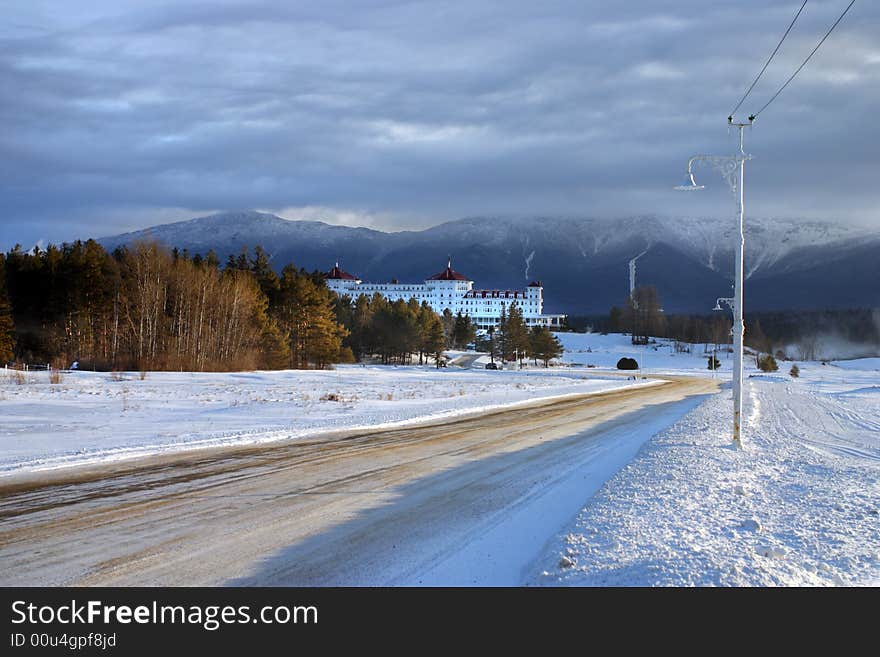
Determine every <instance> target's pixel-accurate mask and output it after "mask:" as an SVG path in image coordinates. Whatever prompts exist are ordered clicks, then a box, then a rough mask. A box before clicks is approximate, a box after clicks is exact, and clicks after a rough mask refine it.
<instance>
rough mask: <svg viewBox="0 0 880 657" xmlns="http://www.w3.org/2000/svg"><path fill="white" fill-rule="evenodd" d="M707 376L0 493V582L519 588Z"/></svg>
mask: <svg viewBox="0 0 880 657" xmlns="http://www.w3.org/2000/svg"><path fill="white" fill-rule="evenodd" d="M715 390H716V384H715V383H714V382H713V381H712V380H711V379H708V378H681V379H675V378H673V379H671V380H670V381H669V382H667V383H662V384H660V385H654V386H647V387H630V388H624V389H621V390H613V391H609V392H605V393H601V394H594V395H588V396H581V397H575V398H567V399H562V400H556V401H544V402H539V403H534V404H531V405H528V406H521V407H517V408H512V409H505V410H496V411H491V412H486V413H484V414H481V415H478V416H475V417H466V418H463V419H456V420H450V421H447V422H444V423H437V424H433V425H427V426H418V427H408V428H400V429H393V430H380V431H376V432H362V433H360V434H354V435H352V434H350V433H348V432H344V433H340V434H336V435H325V436H322V437H320V438H314V439H302V440H297V441H287V442H284V443H279V444H266V445H261V446H254V447H248V448H245V447H238V448H227V449H220V450H218V449H214V450H205V451H202V452H183V453H177V454H171V455H167V454H166V455H160V456H154V457H151V458H149V459H146V460H139V461H124V462H120V463H115V464H107V463H104V464H95V465H92V466H88V467H79V468H70V469H59V470H52V471H43V472H31V473H29V474H19V475H16V476H11V477H6V478H4V479H3V480H2V481H0V520H2V524H0V563H2V564H3V568H2V569H0V584H2V585H7V586H8V585H55V584H73V585H91V584H93V585H199V584H205V585H216V584H243V585H257V584H263V585H382V584H391V585H405V584H508V585H511V584H519V583H520V582H521V581H522V580H523V578H524V577H525V576H526V574H527V572H528V567H529V565H530V564H531V563H532V562H533V561H534V559H535V558H536V557H537V556H539V555H540V554H541V551H542V548H543V547H544V546H545V544H546V542H547V539H548V537H550V536H553V535H554V534H555V533H556V532H557V531H559V529H560V528H562V527H563V526H564V525H565V523H566V522H568V521H569V520H570V519H571V518H572V517H574V515H575V514H576V513H577V511H578V509H579V508H580V507H581V506H582V505H583V502H584V500H586V499H588V498H589V496H590V495H591V494H592V493H593V492H594V491H595V490H597V489H598V488H599V487H600V486H601V484H602V482H604V481H605V480H606V479H608V477H609V476H611V475H612V474H613V473H614V472H615V471H617V470H618V469H619V468H620V467H622V466H623V465H624V464H626V463H627V462H628V461H630V460H631V459H632V457H633V455H634V454H635V453H636V452H637V451H638V450H639V447H640V446H641V445H642V444H643V443H644V442H645V441H646V440H647V439H648V438H650V436H651V435H652V434H653V433H655V432H656V431H659V430H660V429H662V428H663V427H665V426H668V425H669V424H671V423H673V422H674V421H675V420H676V419H677V418H679V417H681V416H682V415H684V414H685V413H686V412H687V411H688V410H689V409H691V408H693V407H695V406H696V405H697V404H699V402H700V400H702V399H705V398H706V396H707V395H709V394H711V393H712V392H714V391H715Z"/></svg>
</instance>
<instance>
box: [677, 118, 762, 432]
mask: <svg viewBox="0 0 880 657" xmlns="http://www.w3.org/2000/svg"><path fill="white" fill-rule="evenodd" d="M754 119H755V117H754V116H750V117H749V122H748V123H734V122H733V117H732V116H730V117H728V118H727V124H728V125H729V126H731V127H734V128H736V129H737V130H739V153H736V154H734V155H695V156H694V157H692V158H691V159H690V160H689V161H688V170H687V175H688V178H689V180H690V184H689V185H679V186H678V187H676V188H675V189H677V190H680V191H696V190H699V189H704V185H697V183H696V181H695V180H694V173H693V165H694V164H702V163H709V164H711V165H712V167H713V168H714V169H716V170H717V171H718V172H719V173H720V174H721V176H722V177H723V178H724V180H725V181H726V182H727V184H728V186H729V187H730V191H731V192H733V195H734V197H735V198H736V204H737V215H738V217H737V218H738V224H739V225H738V231H737V240H736V255H735V259H734V278H735V281H734V292H733V306H732V307H733V444H734V446H735V447H736V448H737V449H742V419H743V412H742V388H743V336H744V335H745V324H744V323H743V250H744V247H745V232H744V229H743V221H744V218H745V207H744V198H745V197H744V194H743V187H744V174H745V164H746V160H750V159H752V156H751V155H746V152H745V150H743V128H745V127H746V126H750V125H752V123H753V122H754ZM725 301H726V300H725Z"/></svg>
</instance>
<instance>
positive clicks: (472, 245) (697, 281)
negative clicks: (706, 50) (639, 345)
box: [100, 211, 880, 314]
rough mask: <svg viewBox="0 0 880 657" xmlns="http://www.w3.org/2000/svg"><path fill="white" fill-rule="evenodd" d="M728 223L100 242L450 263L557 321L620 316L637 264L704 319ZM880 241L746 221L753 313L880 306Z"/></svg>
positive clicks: (253, 228) (427, 269) (539, 222)
mask: <svg viewBox="0 0 880 657" xmlns="http://www.w3.org/2000/svg"><path fill="white" fill-rule="evenodd" d="M735 231H736V224H735V220H734V219H732V218H726V219H715V218H703V217H700V218H694V217H658V216H640V217H625V218H618V219H593V218H559V217H522V218H500V217H473V218H468V219H461V220H458V221H452V222H448V223H444V224H440V225H438V226H434V227H432V228H429V229H426V230H423V231H407V232H399V233H385V232H382V231H377V230H371V229H367V228H352V227H348V226H335V225H330V224H326V223H323V222H320V221H288V220H286V219H282V218H280V217H276V216H274V215H271V214H265V213H260V212H251V211H248V212H227V213H221V214H216V215H211V216H208V217H199V218H197V219H192V220H190V221H182V222H178V223H173V224H165V225H161V226H156V227H154V228H150V229H148V230H144V231H138V232H135V233H126V234H124V235H118V236H114V237H107V238H104V239H101V240H100V241H101V243H102V244H104V245H105V246H106V247H108V248H114V247H116V246H119V245H122V244H127V243H131V242H133V241H135V240H138V239H154V240H158V241H160V242H163V243H165V244H167V245H168V246H176V247H177V248H179V249H188V250H189V251H190V252H191V253H205V252H207V251H208V250H209V249H213V250H214V251H215V252H216V253H217V254H218V255H219V256H220V258H221V259H225V257H226V256H227V255H229V254H237V253H238V252H240V250H241V248H242V247H243V246H248V247H251V248H253V247H254V246H256V245H258V244H259V245H261V246H263V248H264V249H266V250H267V251H268V252H269V253H270V254H271V255H272V258H273V263H274V264H276V266H277V267H278V268H279V269H280V268H281V267H283V266H284V265H285V264H287V263H288V262H293V263H295V264H296V265H297V266H301V267H305V268H307V269H321V270H327V269H329V268H330V267H331V266H332V265H333V263H334V262H335V261H336V260H337V259H338V260H339V261H340V264H341V265H342V266H343V268H344V269H346V270H348V271H350V272H352V273H355V274H357V275H358V276H359V277H361V278H363V279H364V280H388V279H391V278H397V279H400V280H414V281H417V280H422V279H424V278H425V277H426V276H428V275H430V274H433V273H435V270H436V271H439V270H441V269H442V268H443V266H444V265H445V262H446V257H447V255H451V256H452V257H453V264H454V266H455V268H456V269H457V270H459V271H462V272H464V273H465V274H467V275H469V276H470V277H472V278H473V279H474V280H475V285H477V286H480V287H500V288H513V287H521V286H522V285H524V284H525V283H527V282H528V281H530V280H532V279H536V278H537V279H541V280H542V281H543V283H544V286H545V299H546V300H547V310H548V311H550V312H557V311H559V312H568V313H572V314H579V313H588V314H589V313H601V312H606V311H607V309H608V308H609V307H610V306H611V305H613V304H621V303H623V301H624V299H625V298H626V295H627V292H628V285H629V261H630V260H631V259H633V258H636V257H638V260H637V264H636V268H637V271H636V282H637V284H653V285H656V286H657V288H658V290H659V292H660V296H661V298H662V300H663V302H664V306H665V307H666V309H667V310H668V311H670V312H704V311H707V310H708V309H710V308H711V307H712V306H713V305H714V302H715V298H716V297H719V296H729V292H730V287H731V282H732V271H733V245H734V234H735ZM878 256H880V231H878V230H875V231H868V230H865V229H856V228H852V227H849V226H846V225H843V224H839V223H832V222H819V221H801V220H797V219H756V218H747V226H746V275H747V278H748V285H747V289H746V305H747V307H750V308H752V309H762V310H766V309H782V308H844V307H866V306H868V307H874V306H880V289H878V288H880V286H878V285H877V281H878V280H880V264H878V263H880V258H878Z"/></svg>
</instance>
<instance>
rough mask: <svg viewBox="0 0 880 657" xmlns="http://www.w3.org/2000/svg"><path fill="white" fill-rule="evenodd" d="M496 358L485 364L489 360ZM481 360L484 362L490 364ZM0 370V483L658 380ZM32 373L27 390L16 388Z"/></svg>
mask: <svg viewBox="0 0 880 657" xmlns="http://www.w3.org/2000/svg"><path fill="white" fill-rule="evenodd" d="M486 360H487V359H486ZM481 363H482V361H480V362H479V363H477V367H478V368H481V367H482V365H481ZM122 376H123V379H124V380H122V381H116V380H114V378H113V376H111V374H108V373H96V372H82V371H78V372H70V373H67V374H64V375H63V380H62V381H61V383H59V384H54V385H53V384H50V383H49V381H48V376H47V374H46V373H45V372H30V373H22V374H21V375H18V374H16V373H13V372H12V371H4V370H0V476H2V475H4V474H6V475H8V474H11V473H16V472H22V471H26V470H35V469H49V468H57V467H65V466H72V465H81V464H84V463H90V462H95V461H107V460H118V459H124V458H132V457H138V456H144V455H148V454H156V453H162V452H168V451H173V450H181V449H193V448H202V447H212V446H220V445H242V444H254V443H262V442H270V441H277V440H284V439H290V438H300V437H303V436H307V435H313V434H315V433H318V432H325V431H333V430H341V429H361V428H374V429H375V428H382V427H390V426H399V425H402V424H405V423H407V422H423V421H428V420H436V419H440V418H446V417H452V416H456V415H461V414H465V413H474V412H479V411H483V410H488V409H491V408H498V407H502V406H509V405H515V404H521V403H528V402H530V401H533V400H535V399H545V398H554V397H563V396H567V395H576V394H586V393H593V392H599V391H602V390H609V389H612V388H617V387H622V386H626V385H651V384H653V383H655V382H652V381H641V380H640V381H638V382H634V381H627V380H626V379H620V378H610V377H607V378H596V377H594V376H590V377H589V378H588V376H587V373H585V372H579V371H565V370H559V369H551V370H545V369H543V368H536V369H532V370H522V371H518V370H509V371H497V372H493V371H485V369H471V370H462V369H459V368H454V367H450V368H445V369H441V370H437V369H436V368H434V367H431V366H428V367H380V366H372V367H360V366H341V367H338V368H337V369H335V370H330V371H280V372H241V373H206V374H200V373H175V372H149V373H148V374H147V377H146V379H145V380H141V379H140V377H139V375H138V373H131V372H129V373H125V374H123V375H122ZM20 377H24V379H25V382H24V383H23V384H19V383H16V380H17V379H19V380H20Z"/></svg>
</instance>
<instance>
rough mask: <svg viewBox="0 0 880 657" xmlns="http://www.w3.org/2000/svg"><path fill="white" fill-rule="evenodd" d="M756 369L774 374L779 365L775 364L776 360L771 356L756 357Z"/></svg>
mask: <svg viewBox="0 0 880 657" xmlns="http://www.w3.org/2000/svg"><path fill="white" fill-rule="evenodd" d="M758 369H759V370H761V371H762V372H776V371H778V370H779V365H777V364H776V359H775V358H773V356H771V355H770V354H764V355H763V356H759V357H758Z"/></svg>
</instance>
